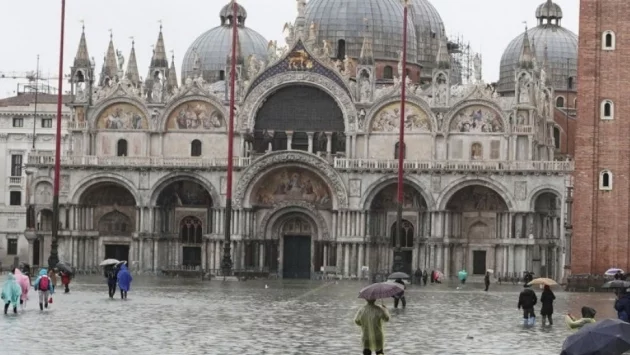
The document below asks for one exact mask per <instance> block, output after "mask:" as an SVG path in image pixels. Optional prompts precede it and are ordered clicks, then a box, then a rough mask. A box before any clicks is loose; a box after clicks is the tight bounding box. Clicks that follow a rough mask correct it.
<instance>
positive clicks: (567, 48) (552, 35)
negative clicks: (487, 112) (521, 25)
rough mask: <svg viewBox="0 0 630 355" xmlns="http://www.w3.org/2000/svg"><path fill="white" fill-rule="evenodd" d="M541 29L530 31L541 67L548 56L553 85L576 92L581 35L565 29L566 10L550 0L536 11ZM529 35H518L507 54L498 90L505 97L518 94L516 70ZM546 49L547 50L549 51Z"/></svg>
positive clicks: (507, 49)
mask: <svg viewBox="0 0 630 355" xmlns="http://www.w3.org/2000/svg"><path fill="white" fill-rule="evenodd" d="M536 19H537V21H538V26H536V27H534V28H532V29H529V30H528V31H527V35H528V36H529V38H530V40H531V45H532V49H534V51H535V53H536V60H537V61H538V63H539V65H542V63H543V62H544V60H545V52H546V54H547V63H548V75H549V78H550V84H551V86H553V88H554V89H555V90H557V91H567V88H568V89H569V91H575V90H576V89H577V83H576V82H575V78H576V76H577V58H578V36H577V35H576V34H575V33H573V32H571V31H570V30H568V29H566V28H564V27H562V25H561V20H562V8H560V6H559V5H558V4H556V3H554V2H553V1H551V0H549V1H546V2H545V3H543V4H541V5H540V6H538V8H537V9H536ZM524 37H525V33H521V34H520V35H518V36H517V37H516V38H515V39H514V40H512V42H510V44H508V46H507V48H506V49H505V51H504V52H503V56H502V57H501V71H500V76H499V85H498V91H499V92H500V93H502V94H510V93H513V92H514V87H515V77H514V76H515V71H516V68H517V66H518V63H519V59H520V56H521V51H522V48H523V38H524ZM545 47H546V50H545Z"/></svg>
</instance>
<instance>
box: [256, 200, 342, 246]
mask: <svg viewBox="0 0 630 355" xmlns="http://www.w3.org/2000/svg"><path fill="white" fill-rule="evenodd" d="M296 215H303V216H305V217H306V220H307V221H308V222H309V223H311V225H312V226H313V227H314V229H313V230H314V231H315V233H316V235H314V236H313V237H316V238H313V239H314V240H324V241H327V240H330V232H329V231H328V225H327V224H326V220H325V219H324V217H323V216H322V215H321V214H320V213H319V212H318V211H317V209H316V207H315V206H314V205H312V204H310V203H308V202H299V201H292V202H287V203H280V204H278V205H277V206H275V207H274V209H272V210H270V211H269V212H267V213H266V214H265V215H264V217H263V218H262V219H261V220H260V224H259V226H258V235H259V236H262V238H264V239H271V237H273V232H274V230H275V229H274V228H276V227H279V225H280V224H282V222H283V220H284V219H286V218H292V217H295V216H296ZM278 222H280V223H278Z"/></svg>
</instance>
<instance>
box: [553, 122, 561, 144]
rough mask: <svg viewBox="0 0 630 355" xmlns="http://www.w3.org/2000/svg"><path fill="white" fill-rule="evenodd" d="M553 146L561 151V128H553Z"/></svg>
mask: <svg viewBox="0 0 630 355" xmlns="http://www.w3.org/2000/svg"><path fill="white" fill-rule="evenodd" d="M553 145H554V146H555V147H556V149H560V128H558V127H554V128H553Z"/></svg>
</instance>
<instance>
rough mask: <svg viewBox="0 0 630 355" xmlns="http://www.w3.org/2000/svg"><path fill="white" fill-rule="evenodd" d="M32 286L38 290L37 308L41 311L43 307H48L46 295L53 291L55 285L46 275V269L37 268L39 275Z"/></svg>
mask: <svg viewBox="0 0 630 355" xmlns="http://www.w3.org/2000/svg"><path fill="white" fill-rule="evenodd" d="M33 288H34V289H35V290H36V291H39V309H40V310H41V311H43V310H44V308H48V296H49V295H52V294H53V293H54V292H55V285H54V284H53V281H52V280H51V279H50V277H48V270H46V269H41V270H39V276H38V277H37V280H35V283H34V284H33Z"/></svg>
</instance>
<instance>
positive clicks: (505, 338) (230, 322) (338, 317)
mask: <svg viewBox="0 0 630 355" xmlns="http://www.w3.org/2000/svg"><path fill="white" fill-rule="evenodd" d="M265 284H267V285H268V286H269V288H265ZM363 285H364V283H361V282H340V283H334V282H332V283H325V282H321V281H312V282H311V281H285V282H283V281H281V280H274V281H247V282H237V283H222V282H216V281H211V282H207V281H206V282H201V281H198V280H183V279H164V278H161V279H158V278H151V277H137V280H135V281H134V283H133V285H132V291H131V292H130V293H129V299H128V300H127V301H121V300H120V299H119V298H118V297H119V295H118V297H117V298H116V299H114V300H110V299H109V298H108V297H107V286H106V284H105V280H104V279H101V278H98V277H83V278H79V279H78V280H75V281H74V282H73V284H72V285H71V290H72V291H71V293H70V294H67V295H64V294H61V293H58V294H56V295H55V296H54V303H53V305H52V306H51V308H50V310H48V311H46V312H43V313H40V312H39V310H38V309H37V303H36V298H35V293H32V294H31V301H29V303H28V306H27V310H26V311H25V312H24V313H20V314H19V315H18V316H13V315H9V316H4V317H0V334H2V339H4V340H5V341H3V342H2V350H1V351H0V352H2V353H7V354H43V353H49V354H51V355H52V354H55V353H62V351H64V352H63V353H64V354H117V353H121V354H123V353H124V354H127V355H140V354H150V353H156V354H221V355H224V354H243V355H247V354H252V355H254V354H256V355H258V354H282V355H293V354H360V353H361V349H360V342H359V339H360V333H359V328H358V327H356V326H355V325H354V323H353V318H354V315H355V312H356V310H357V309H358V307H359V306H361V305H362V304H363V302H364V301H362V300H360V299H357V292H358V290H359V289H360V288H361V287H362V286H363ZM520 290H521V287H518V286H498V285H493V286H492V287H491V292H489V293H485V292H483V290H482V289H481V285H468V286H466V288H465V289H464V290H456V289H454V288H453V287H450V288H449V286H446V285H440V286H429V287H426V288H424V287H420V288H419V287H415V286H412V287H410V289H408V292H407V300H408V301H407V303H408V304H407V309H406V310H392V309H391V308H392V301H391V300H387V301H386V304H387V305H388V308H390V311H391V313H392V320H391V321H390V323H389V324H387V326H386V332H387V347H386V350H387V351H386V354H413V355H417V354H423V355H424V354H449V355H451V354H484V355H491V354H508V353H509V354H514V355H517V354H527V355H547V354H558V353H559V352H560V351H559V350H560V348H561V346H562V341H563V340H564V338H565V337H566V336H567V335H568V334H570V332H569V330H568V329H566V327H565V326H564V324H563V322H562V317H563V315H564V314H566V312H567V310H568V309H569V307H570V310H571V311H572V312H573V313H574V314H579V309H580V308H581V306H582V305H584V304H588V305H590V306H592V307H595V308H596V309H597V310H598V311H599V313H598V317H599V316H601V317H605V316H612V315H613V312H612V310H611V307H612V302H613V301H612V295H611V294H599V293H598V294H568V293H564V292H562V291H558V292H556V296H557V298H558V300H557V301H556V316H555V319H556V323H557V324H556V325H555V326H554V327H553V328H551V329H542V328H541V327H540V326H539V325H537V326H536V327H535V328H533V329H523V328H522V326H520V323H521V318H520V317H521V313H520V312H518V311H517V309H516V304H517V297H518V292H520ZM537 292H538V293H539V291H538V290H537ZM538 309H539V308H538ZM601 317H600V318H601ZM51 350H52V352H51ZM55 350H58V351H55Z"/></svg>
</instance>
